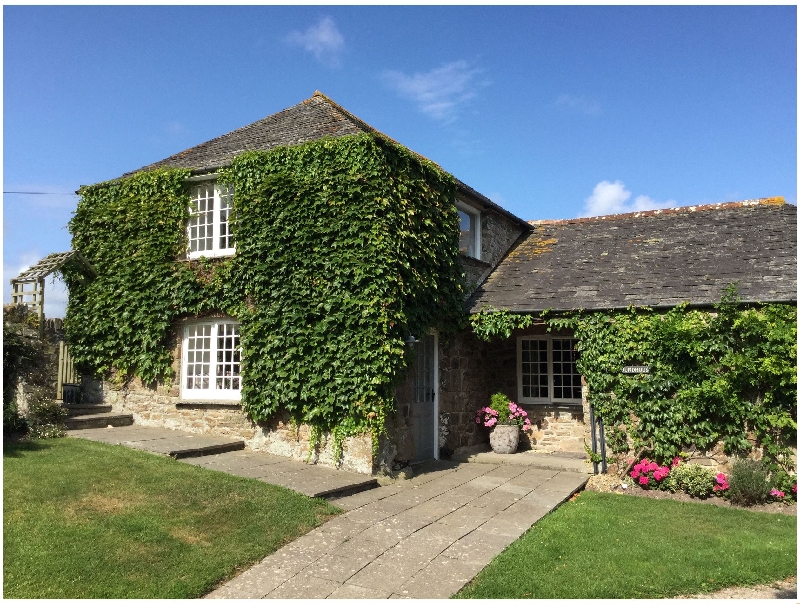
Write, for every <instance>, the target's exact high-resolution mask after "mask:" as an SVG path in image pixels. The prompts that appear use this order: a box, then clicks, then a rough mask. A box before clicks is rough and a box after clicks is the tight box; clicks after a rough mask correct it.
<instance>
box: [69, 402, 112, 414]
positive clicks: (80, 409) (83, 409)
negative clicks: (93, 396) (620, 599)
mask: <svg viewBox="0 0 800 604" xmlns="http://www.w3.org/2000/svg"><path fill="white" fill-rule="evenodd" d="M63 407H64V409H66V410H67V417H77V416H79V415H98V414H100V413H109V412H110V411H111V405H63Z"/></svg>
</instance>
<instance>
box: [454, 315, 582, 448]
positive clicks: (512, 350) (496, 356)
mask: <svg viewBox="0 0 800 604" xmlns="http://www.w3.org/2000/svg"><path fill="white" fill-rule="evenodd" d="M546 333H547V332H546V329H545V327H544V325H534V326H532V327H530V328H528V329H525V330H518V331H515V332H514V333H513V334H512V336H511V337H510V338H508V339H500V338H496V339H493V340H492V341H491V342H484V341H482V340H480V339H478V338H477V337H476V336H475V335H474V334H472V333H471V332H467V333H461V334H458V335H457V336H455V337H454V338H453V339H452V341H451V342H450V343H449V344H448V345H446V346H442V347H441V349H440V353H439V380H440V382H439V411H440V413H442V414H443V415H446V416H447V417H446V419H447V420H448V426H447V429H448V436H447V440H446V443H447V444H446V448H447V449H449V450H451V451H454V450H457V449H460V448H464V447H470V446H474V445H476V444H480V443H485V442H489V430H488V429H486V428H484V427H482V426H480V425H479V424H476V423H475V414H476V412H477V410H478V409H479V408H480V407H483V406H485V405H488V404H489V399H490V397H491V395H492V394H494V393H496V392H502V393H503V394H505V395H506V396H508V397H509V398H510V399H511V400H512V401H516V400H518V392H517V336H520V335H544V334H546ZM565 335H567V334H565ZM523 407H524V408H525V410H526V411H527V412H528V416H529V417H530V419H531V423H532V424H533V430H532V431H531V432H528V433H523V436H522V437H521V439H520V447H521V449H523V450H525V449H533V450H537V451H544V452H570V453H584V452H585V450H584V442H587V443H590V442H591V440H590V439H591V433H590V431H589V430H590V426H589V422H588V407H586V403H585V388H584V403H583V404H577V405H574V404H573V405H523ZM584 407H586V408H584ZM584 420H586V421H584Z"/></svg>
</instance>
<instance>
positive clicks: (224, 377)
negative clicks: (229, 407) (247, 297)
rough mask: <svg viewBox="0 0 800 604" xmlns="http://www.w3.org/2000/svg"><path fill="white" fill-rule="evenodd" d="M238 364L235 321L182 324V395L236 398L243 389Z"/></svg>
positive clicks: (237, 329) (237, 334)
mask: <svg viewBox="0 0 800 604" xmlns="http://www.w3.org/2000/svg"><path fill="white" fill-rule="evenodd" d="M241 365H242V351H241V346H240V343H239V324H238V323H237V322H235V321H231V320H217V321H204V322H202V323H190V324H188V325H186V326H185V327H184V332H183V362H182V364H181V367H182V376H181V396H182V397H183V398H188V399H224V400H238V399H239V398H240V396H241V389H242V378H241Z"/></svg>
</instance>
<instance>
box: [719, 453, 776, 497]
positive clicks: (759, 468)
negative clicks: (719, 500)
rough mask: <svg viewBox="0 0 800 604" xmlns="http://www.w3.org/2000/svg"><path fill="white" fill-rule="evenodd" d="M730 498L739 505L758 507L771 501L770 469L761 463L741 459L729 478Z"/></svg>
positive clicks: (735, 464) (734, 466) (732, 469)
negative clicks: (757, 505)
mask: <svg viewBox="0 0 800 604" xmlns="http://www.w3.org/2000/svg"><path fill="white" fill-rule="evenodd" d="M728 484H729V485H730V486H729V488H728V497H729V498H730V501H731V503H735V504H737V505H756V504H759V503H765V502H766V501H767V500H768V499H769V492H770V490H771V489H772V486H771V485H770V480H769V469H768V468H767V467H766V466H765V465H764V464H763V463H761V462H758V461H753V460H752V459H740V460H738V461H736V463H734V464H733V467H732V468H731V473H730V476H729V477H728Z"/></svg>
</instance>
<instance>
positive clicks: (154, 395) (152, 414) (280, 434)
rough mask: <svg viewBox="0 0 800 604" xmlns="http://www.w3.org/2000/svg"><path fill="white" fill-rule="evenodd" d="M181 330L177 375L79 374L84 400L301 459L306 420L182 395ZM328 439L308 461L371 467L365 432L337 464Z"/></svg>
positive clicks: (140, 419) (146, 421) (348, 443)
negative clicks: (260, 418) (120, 381)
mask: <svg viewBox="0 0 800 604" xmlns="http://www.w3.org/2000/svg"><path fill="white" fill-rule="evenodd" d="M180 333H182V328H176V329H175V331H174V333H173V345H174V347H173V351H172V353H173V354H172V358H173V359H174V360H173V365H172V368H173V369H174V370H175V374H176V378H175V381H174V383H173V384H172V385H170V386H169V387H168V386H167V385H165V384H158V385H146V384H142V382H141V380H139V379H138V378H136V379H134V380H132V381H131V382H130V383H129V384H127V385H126V386H125V387H123V388H117V387H115V386H114V385H112V384H111V383H109V382H103V383H98V382H93V381H91V380H86V379H84V393H85V394H84V397H85V399H86V400H87V401H89V402H105V403H106V404H110V405H111V406H112V408H113V410H114V411H115V412H119V413H132V414H133V418H134V422H135V423H136V424H138V425H142V426H154V427H162V428H170V429H172V430H185V431H187V432H194V433H196V434H206V435H209V436H222V437H229V438H241V439H243V440H244V441H245V443H246V446H247V447H248V448H249V449H253V450H258V451H266V452H268V453H272V454H274V455H282V456H285V457H289V458H292V459H295V460H299V461H305V460H306V458H307V457H308V450H309V435H310V429H309V427H308V426H299V427H295V426H292V424H291V422H289V418H288V416H284V417H278V418H275V419H273V420H272V421H270V422H268V423H261V422H259V423H255V422H253V421H252V420H250V419H249V418H248V417H246V416H245V414H244V413H243V412H242V410H241V408H240V407H239V406H238V405H236V404H225V403H214V402H211V401H202V402H201V401H184V400H182V399H181V396H180V386H179V384H180V379H181V366H180V365H181V362H180V359H181V338H180V337H179V334H180ZM209 403H211V404H209ZM332 444H333V443H332V439H331V438H329V437H328V436H327V435H323V436H322V437H321V439H320V443H319V445H318V447H317V451H316V452H315V453H314V455H312V457H311V461H312V462H314V463H318V464H321V465H325V466H331V467H339V468H341V469H344V470H350V471H352V472H359V473H362V474H371V473H372V472H373V457H372V437H371V436H370V435H368V434H367V435H361V436H356V437H350V438H347V439H345V441H344V443H343V452H342V459H341V462H340V464H339V465H338V466H336V465H335V464H334V460H333V447H332Z"/></svg>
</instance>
